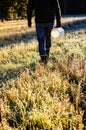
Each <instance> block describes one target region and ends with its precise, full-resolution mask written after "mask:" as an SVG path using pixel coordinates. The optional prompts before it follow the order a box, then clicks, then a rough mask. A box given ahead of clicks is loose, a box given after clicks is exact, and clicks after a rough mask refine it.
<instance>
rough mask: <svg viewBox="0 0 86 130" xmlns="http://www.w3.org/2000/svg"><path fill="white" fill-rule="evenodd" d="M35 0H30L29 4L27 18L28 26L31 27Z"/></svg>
mask: <svg viewBox="0 0 86 130" xmlns="http://www.w3.org/2000/svg"><path fill="white" fill-rule="evenodd" d="M33 8H34V7H33V0H29V1H28V4H27V20H28V26H29V27H31V19H32V13H33Z"/></svg>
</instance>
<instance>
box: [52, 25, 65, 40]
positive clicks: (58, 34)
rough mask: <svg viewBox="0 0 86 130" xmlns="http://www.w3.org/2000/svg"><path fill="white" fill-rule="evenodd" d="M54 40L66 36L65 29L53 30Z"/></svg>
mask: <svg viewBox="0 0 86 130" xmlns="http://www.w3.org/2000/svg"><path fill="white" fill-rule="evenodd" d="M51 36H52V38H62V37H63V36H64V29H63V28H62V27H59V28H53V29H52V31H51Z"/></svg>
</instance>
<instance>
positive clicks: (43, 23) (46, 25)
mask: <svg viewBox="0 0 86 130" xmlns="http://www.w3.org/2000/svg"><path fill="white" fill-rule="evenodd" d="M33 11H34V14H35V24H36V32H37V38H38V43H39V54H40V57H41V61H42V62H43V63H44V64H47V61H48V57H49V52H50V47H51V30H52V28H53V25H54V20H55V18H56V27H61V21H60V19H61V16H60V8H59V2H58V0H29V2H28V5H27V18H28V26H29V27H31V18H32V15H33Z"/></svg>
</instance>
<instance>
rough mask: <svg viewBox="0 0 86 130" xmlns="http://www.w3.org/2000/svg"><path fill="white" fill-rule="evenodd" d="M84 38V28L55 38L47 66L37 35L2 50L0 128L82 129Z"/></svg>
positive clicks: (84, 68) (85, 70)
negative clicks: (41, 60) (44, 62)
mask: <svg viewBox="0 0 86 130" xmlns="http://www.w3.org/2000/svg"><path fill="white" fill-rule="evenodd" d="M82 38H83V39H82ZM85 39H86V32H85V31H84V30H83V31H77V32H71V33H67V34H65V36H64V37H63V38H62V39H57V40H54V39H52V48H51V52H50V58H49V62H48V64H47V66H43V65H41V64H40V63H39V61H40V57H39V54H38V43H37V40H36V39H32V40H30V41H28V42H27V44H25V43H24V42H23V41H22V42H21V43H19V44H13V45H12V44H10V45H9V46H7V47H5V46H4V47H1V48H0V118H1V119H0V130H34V129H35V130H51V129H52V130H82V129H83V128H84V125H83V122H82V118H83V114H84V112H83V111H82V110H81V108H79V103H80V100H81V99H80V96H81V83H82V81H83V79H84V78H85V77H86V42H85Z"/></svg>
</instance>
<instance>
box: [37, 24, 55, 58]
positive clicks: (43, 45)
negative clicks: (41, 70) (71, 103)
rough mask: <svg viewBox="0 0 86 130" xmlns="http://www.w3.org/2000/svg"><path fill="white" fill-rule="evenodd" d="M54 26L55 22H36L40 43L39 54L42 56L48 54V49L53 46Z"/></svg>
mask: <svg viewBox="0 0 86 130" xmlns="http://www.w3.org/2000/svg"><path fill="white" fill-rule="evenodd" d="M52 28H53V22H51V23H44V24H39V23H36V32H37V38H38V43H39V54H40V55H41V56H45V55H46V50H47V49H50V47H51V30H52Z"/></svg>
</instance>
